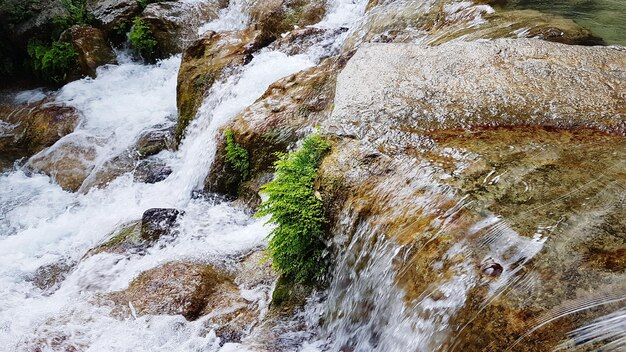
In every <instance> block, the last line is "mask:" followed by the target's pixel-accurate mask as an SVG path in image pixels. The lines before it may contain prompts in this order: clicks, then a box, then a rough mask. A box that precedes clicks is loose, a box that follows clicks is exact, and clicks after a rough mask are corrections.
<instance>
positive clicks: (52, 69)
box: [28, 41, 78, 83]
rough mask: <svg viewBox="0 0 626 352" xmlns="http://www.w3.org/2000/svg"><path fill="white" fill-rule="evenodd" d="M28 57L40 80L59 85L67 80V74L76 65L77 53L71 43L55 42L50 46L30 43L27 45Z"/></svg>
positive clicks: (34, 42)
mask: <svg viewBox="0 0 626 352" xmlns="http://www.w3.org/2000/svg"><path fill="white" fill-rule="evenodd" d="M28 55H29V56H30V59H31V66H32V69H33V72H35V74H37V75H39V76H40V77H41V78H43V79H45V80H48V81H52V82H56V83H61V82H63V81H65V80H66V79H67V75H68V73H69V72H70V71H71V70H72V68H74V67H75V65H76V59H77V57H78V53H77V52H76V50H75V49H74V46H73V45H72V44H71V43H66V42H60V41H56V42H53V43H52V44H50V45H44V44H41V43H40V42H36V41H31V42H30V43H29V44H28Z"/></svg>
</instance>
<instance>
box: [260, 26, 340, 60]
mask: <svg viewBox="0 0 626 352" xmlns="http://www.w3.org/2000/svg"><path fill="white" fill-rule="evenodd" d="M345 31H347V28H339V29H326V28H317V27H305V28H298V29H294V30H292V31H290V32H289V33H288V34H287V35H285V36H281V37H280V38H278V39H276V40H275V41H274V42H272V44H270V45H269V49H271V50H277V51H282V52H284V53H285V54H287V55H298V54H303V53H305V52H306V51H307V50H309V49H310V48H311V47H313V46H318V47H319V48H320V50H325V51H328V52H329V53H332V54H335V53H333V51H332V50H331V49H332V46H333V45H334V44H335V42H336V39H337V36H338V35H339V34H341V33H343V32H345ZM328 56H331V54H329V55H328Z"/></svg>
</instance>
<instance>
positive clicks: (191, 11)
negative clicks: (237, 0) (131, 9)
mask: <svg viewBox="0 0 626 352" xmlns="http://www.w3.org/2000/svg"><path fill="white" fill-rule="evenodd" d="M226 5H227V2H226V1H220V0H216V1H199V2H184V1H176V2H155V3H152V4H149V5H148V6H147V7H146V9H145V10H144V11H143V12H142V14H141V18H142V19H143V21H144V23H146V24H147V25H148V27H149V28H150V31H151V32H152V35H153V36H154V38H155V39H156V41H157V42H158V49H159V53H158V55H157V56H159V57H167V56H169V55H172V54H177V53H180V52H182V51H183V49H185V47H186V46H188V45H189V44H191V43H193V42H194V41H195V40H196V39H197V38H198V29H199V28H200V26H202V25H203V24H205V23H207V22H209V21H211V20H213V19H215V18H217V11H218V10H219V9H221V8H222V7H225V6H226Z"/></svg>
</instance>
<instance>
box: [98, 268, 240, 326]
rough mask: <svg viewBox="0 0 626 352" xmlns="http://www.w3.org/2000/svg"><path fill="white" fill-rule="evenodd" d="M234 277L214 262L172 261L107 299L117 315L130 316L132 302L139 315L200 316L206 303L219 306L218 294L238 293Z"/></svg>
mask: <svg viewBox="0 0 626 352" xmlns="http://www.w3.org/2000/svg"><path fill="white" fill-rule="evenodd" d="M236 290H237V288H236V286H234V285H233V283H232V281H231V278H230V277H229V276H228V275H227V274H225V273H222V272H220V271H219V270H218V269H216V268H214V267H212V266H211V265H206V264H201V263H193V262H170V263H167V264H164V265H161V266H159V267H156V268H154V269H151V270H148V271H146V272H144V273H142V274H141V275H139V276H138V277H137V278H136V279H135V280H133V281H132V282H131V283H130V285H129V286H128V288H127V289H126V290H124V291H120V292H114V293H111V294H109V295H107V297H106V298H108V299H109V300H111V301H113V302H114V303H116V305H117V309H118V311H117V315H120V316H123V315H125V316H129V315H130V314H131V312H130V310H129V308H128V307H129V304H130V305H132V307H133V308H134V310H135V312H136V314H138V315H145V314H170V315H177V314H180V315H182V316H184V317H185V318H186V319H188V320H195V319H197V318H198V317H199V316H200V314H201V312H202V310H203V309H204V308H205V307H206V306H207V305H212V306H214V305H217V304H218V302H217V300H218V299H219V296H220V295H222V294H224V293H225V292H236Z"/></svg>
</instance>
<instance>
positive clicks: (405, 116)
mask: <svg viewBox="0 0 626 352" xmlns="http://www.w3.org/2000/svg"><path fill="white" fill-rule="evenodd" d="M342 66H343V65H342ZM342 66H340V67H342ZM309 71H310V72H313V71H315V68H313V69H311V70H309ZM624 72H626V52H625V51H623V50H621V49H618V48H606V47H582V46H568V45H563V44H555V43H549V42H545V41H541V40H527V39H519V40H505V39H502V40H492V41H481V42H454V43H447V44H443V45H440V46H438V47H428V46H421V45H408V44H375V45H374V44H373V45H364V46H362V47H361V48H360V49H358V50H357V52H356V54H355V55H354V56H353V57H352V58H351V59H350V60H349V61H348V63H347V64H346V65H345V68H343V70H342V71H341V73H340V74H339V76H338V78H337V85H336V90H333V91H332V92H333V93H332V96H334V108H331V110H332V113H331V114H327V115H324V114H322V115H314V117H313V118H316V119H321V123H320V124H321V133H322V134H323V135H324V136H325V137H326V138H327V139H329V140H330V141H331V142H332V144H333V148H332V152H331V153H330V154H329V155H328V156H327V157H326V158H325V159H324V161H323V163H322V166H321V168H320V171H319V176H318V179H317V181H316V188H317V190H318V191H319V194H320V198H321V199H322V200H323V201H324V205H325V209H326V216H327V219H328V220H329V225H330V230H329V234H330V235H331V240H330V243H331V246H330V250H331V252H332V253H333V254H334V255H335V256H336V263H337V264H336V267H335V269H334V270H335V271H334V278H333V281H332V283H331V286H330V289H329V292H328V297H329V300H328V302H326V304H325V307H327V308H326V311H325V312H324V314H323V316H322V324H323V326H324V328H325V330H326V331H327V333H328V334H329V335H330V336H331V340H330V341H331V346H330V349H332V350H361V349H369V348H378V349H381V350H394V349H398V350H399V349H402V348H406V346H419V348H421V349H427V350H432V351H464V350H472V351H482V350H507V349H510V350H512V351H536V350H543V349H553V348H556V347H557V346H563V345H561V344H562V343H563V342H564V341H565V342H566V343H568V342H567V338H568V336H570V335H569V334H570V332H572V331H573V330H574V329H576V328H579V327H582V326H584V325H586V324H590V323H592V322H593V321H594V319H605V318H606V317H610V315H609V314H611V313H612V312H615V311H616V310H618V309H619V308H620V303H619V301H618V300H617V298H618V297H619V295H615V294H614V293H615V292H623V291H624V289H626V287H625V286H624V283H625V282H626V276H625V275H626V274H625V273H626V271H625V266H624V261H623V260H621V259H619V258H620V256H621V255H623V250H622V248H623V247H624V243H625V241H626V239H625V237H624V231H623V228H624V224H623V221H622V220H621V219H623V218H624V206H623V199H624V197H626V194H625V193H624V188H623V186H621V185H622V184H623V183H624V182H625V181H626V178H625V176H624V175H626V169H625V166H624V164H623V163H622V162H621V160H624V158H625V157H626V154H625V150H626V148H625V147H626V137H625V134H626V125H625V123H626V118H625V115H626V111H625V109H626V105H625V104H624V99H625V97H626V76H624ZM301 74H302V73H301ZM563 87H567V90H564V89H563ZM289 92H290V89H289V88H288V87H286V89H284V91H283V92H282V94H280V93H281V92H280V91H272V90H271V88H270V89H269V90H268V93H267V95H266V96H271V95H272V94H277V95H275V96H274V99H273V102H272V103H270V99H267V100H265V104H266V105H268V109H269V108H270V107H271V106H273V107H274V109H273V111H274V112H272V113H269V112H267V111H266V112H263V110H262V109H261V108H260V107H261V105H260V104H259V105H256V106H255V107H254V109H250V111H247V112H246V113H244V116H247V117H246V118H245V119H243V118H242V117H239V118H237V120H236V121H235V122H234V123H233V124H232V125H230V126H229V127H230V128H232V130H233V131H234V132H235V136H236V140H237V142H238V143H241V144H242V145H244V146H246V147H247V148H248V151H249V153H250V155H251V160H255V159H254V158H255V157H254V155H255V154H259V153H260V154H262V153H264V149H265V148H264V146H265V144H263V143H264V139H265V138H267V135H268V133H272V132H274V133H280V132H281V131H289V130H297V129H299V128H301V126H306V125H307V123H306V120H305V121H301V120H300V119H298V118H295V119H294V118H291V119H277V118H276V116H277V115H276V114H277V113H279V112H280V111H282V110H281V108H284V107H287V108H286V109H285V111H289V109H291V105H290V104H293V103H290V102H292V97H290V95H289V94H288V93H289ZM324 96H326V95H324ZM261 101H263V98H262V99H261V100H259V102H261ZM259 102H257V103H259ZM283 104H284V105H283ZM294 105H296V106H297V105H303V104H294ZM331 105H332V104H331ZM253 110H255V111H258V112H257V113H253ZM318 122H320V120H317V121H316V123H318ZM257 146H258V147H257ZM217 172H218V173H220V171H219V170H217ZM250 177H251V179H252V180H255V179H256V180H258V182H257V183H256V184H253V182H252V181H248V182H247V183H246V184H248V185H250V186H249V187H250V188H253V190H255V191H258V186H255V185H260V184H262V182H261V180H263V179H265V180H267V179H268V178H267V176H266V171H257V170H256V169H254V168H251V173H250ZM250 193H252V192H250ZM288 294H289V292H287V295H288ZM282 298H287V299H288V298H289V297H282ZM590 302H595V303H598V304H597V305H593V307H592V306H591V305H590V304H589V303H590ZM563 312H569V314H562V313H563ZM583 342H584V341H583ZM598 342H599V343H600V345H601V344H602V341H598Z"/></svg>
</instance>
